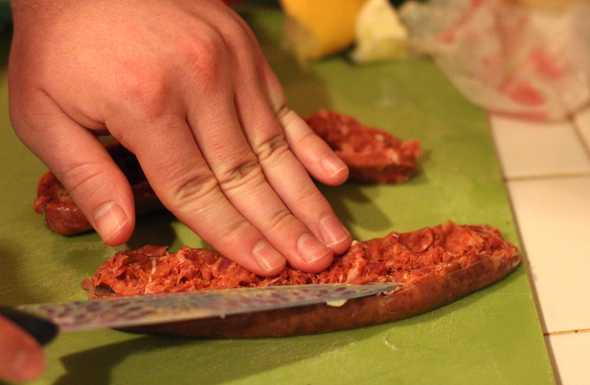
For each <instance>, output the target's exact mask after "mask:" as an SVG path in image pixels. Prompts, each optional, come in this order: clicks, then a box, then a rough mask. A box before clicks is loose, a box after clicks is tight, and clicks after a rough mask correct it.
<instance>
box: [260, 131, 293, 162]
mask: <svg viewBox="0 0 590 385" xmlns="http://www.w3.org/2000/svg"><path fill="white" fill-rule="evenodd" d="M254 152H255V153H256V156H257V157H258V159H259V161H260V163H271V162H272V163H277V162H279V161H280V159H281V158H282V157H283V156H284V155H286V154H287V153H288V152H289V145H288V144H287V140H286V138H285V136H284V135H283V134H277V135H274V136H272V137H270V138H269V139H268V140H265V141H263V142H261V143H260V144H258V145H257V146H256V148H255V149H254Z"/></svg>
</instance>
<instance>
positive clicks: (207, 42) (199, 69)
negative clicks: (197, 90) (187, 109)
mask: <svg viewBox="0 0 590 385" xmlns="http://www.w3.org/2000/svg"><path fill="white" fill-rule="evenodd" d="M181 55H182V57H183V61H184V62H185V64H186V65H187V67H188V68H189V69H190V70H191V74H192V75H193V76H194V77H195V79H196V80H197V83H198V84H197V85H199V86H200V87H204V88H205V90H207V87H211V86H214V85H215V84H217V83H219V81H221V80H222V78H223V76H222V75H223V68H224V67H223V65H224V63H225V58H226V52H225V43H224V42H223V39H222V38H221V37H220V36H219V35H218V34H217V32H215V31H213V30H210V31H208V32H205V33H201V34H199V36H198V37H196V38H195V39H193V40H191V41H190V42H189V43H187V44H185V46H184V47H183V48H181Z"/></svg>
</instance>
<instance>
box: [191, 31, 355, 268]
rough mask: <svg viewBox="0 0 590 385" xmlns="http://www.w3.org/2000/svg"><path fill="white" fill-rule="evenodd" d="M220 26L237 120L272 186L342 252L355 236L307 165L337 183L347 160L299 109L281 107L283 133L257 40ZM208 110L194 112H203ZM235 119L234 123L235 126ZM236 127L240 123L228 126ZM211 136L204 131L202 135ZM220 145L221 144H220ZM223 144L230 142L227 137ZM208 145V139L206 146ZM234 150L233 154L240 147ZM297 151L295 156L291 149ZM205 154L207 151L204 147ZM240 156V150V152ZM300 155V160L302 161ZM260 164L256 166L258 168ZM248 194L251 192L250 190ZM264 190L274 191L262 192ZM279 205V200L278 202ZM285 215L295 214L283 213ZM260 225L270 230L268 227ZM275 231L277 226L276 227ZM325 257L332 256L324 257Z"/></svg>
mask: <svg viewBox="0 0 590 385" xmlns="http://www.w3.org/2000/svg"><path fill="white" fill-rule="evenodd" d="M217 25H219V28H220V29H221V30H222V34H224V39H225V42H226V44H227V45H228V46H230V47H232V50H231V51H232V52H233V57H232V60H233V63H234V69H235V70H234V83H235V85H236V87H235V95H236V97H235V104H236V106H237V109H238V111H239V121H240V122H241V123H242V125H243V128H244V131H245V133H246V136H247V139H248V141H249V145H250V146H251V148H252V149H253V152H254V153H255V154H256V156H257V158H258V161H259V162H260V164H261V165H262V168H263V170H264V175H265V176H266V178H267V179H268V181H269V182H270V185H271V188H272V189H273V190H274V191H275V192H276V193H278V196H279V197H280V199H282V201H283V202H284V203H285V204H286V205H287V206H288V208H289V209H290V211H291V212H292V213H293V214H295V217H297V218H299V220H301V221H302V222H303V224H304V225H305V226H306V227H307V228H309V229H310V230H311V231H312V233H313V234H314V235H315V236H316V237H317V238H319V239H321V240H322V241H323V243H324V244H325V245H327V246H328V247H329V248H330V249H332V250H333V251H334V252H337V253H341V252H344V251H345V250H347V249H348V247H349V246H350V242H351V236H350V234H349V233H348V231H347V230H346V229H345V228H344V226H343V225H342V224H341V223H340V221H339V220H338V218H337V217H336V215H335V214H334V212H333V210H332V209H331V207H330V205H329V204H328V202H327V201H326V199H325V198H324V197H323V196H322V194H321V193H320V192H319V190H318V189H317V188H316V186H315V185H314V184H313V182H312V180H311V179H310V178H309V176H308V175H307V172H306V169H305V168H304V167H303V166H302V164H301V163H303V164H304V165H305V166H306V168H307V170H309V171H310V172H312V174H314V175H315V176H316V177H318V179H320V180H323V181H324V182H326V183H329V184H338V183H341V182H342V181H343V180H345V179H346V177H347V176H348V169H347V167H346V165H345V164H344V163H343V162H342V161H341V160H340V159H339V158H338V157H337V156H336V155H335V154H334V153H333V151H332V150H331V149H330V148H329V147H328V145H327V144H326V143H325V142H324V141H323V140H321V139H320V138H319V137H318V136H317V135H315V133H314V132H313V131H312V130H311V129H310V128H309V127H307V125H306V124H305V122H304V121H303V120H302V119H300V118H299V117H298V116H297V115H296V114H295V113H293V112H291V111H288V110H286V109H283V110H282V111H281V117H282V123H283V125H284V126H285V127H287V126H286V125H287V124H288V128H289V135H288V136H287V139H290V140H289V144H290V145H291V146H289V145H288V143H287V140H286V138H285V135H284V131H283V127H282V126H281V122H279V120H278V119H277V115H276V112H275V111H274V110H273V108H272V107H271V105H270V98H269V95H268V94H267V93H266V90H265V86H264V82H263V81H262V80H261V76H260V75H259V73H258V68H257V64H259V63H260V61H259V60H257V59H256V58H255V57H254V56H253V55H252V51H254V50H253V49H252V50H249V49H248V48H249V47H250V46H252V47H253V46H255V43H252V42H250V41H249V32H248V31H246V30H244V28H242V27H241V26H240V24H239V23H235V25H233V27H232V26H231V25H230V26H228V23H225V24H224V23H221V22H219V23H218V24H217ZM228 110H230V107H229V106H227V108H226V111H223V112H220V113H218V114H217V115H218V116H225V115H226V114H227V113H228V112H227V111H228ZM203 113H204V111H201V112H198V113H196V114H195V116H197V117H200V118H203ZM205 124H206V123H203V124H202V126H203V127H206V126H205ZM238 124H239V122H238V121H237V119H236V122H235V123H234V125H235V126H237V125H238ZM230 131H235V132H237V127H235V128H232V129H231V130H230V129H228V134H227V135H229V133H230ZM207 139H211V138H210V135H209V138H208V137H205V138H203V139H202V140H201V139H200V140H199V142H201V141H206V140H207ZM218 145H219V144H218ZM225 146H226V147H227V146H229V144H228V143H225ZM202 147H203V149H204V151H206V150H205V149H206V148H208V147H209V146H208V145H203V146H202ZM238 147H239V148H243V147H244V144H242V143H240V144H236V146H234V148H235V149H237V148H238ZM235 149H234V150H232V151H233V153H234V154H235V153H236V151H237V150H235ZM291 149H293V150H294V151H295V154H296V155H297V157H296V156H295V155H294V154H293V153H292V152H291ZM205 155H206V157H207V158H209V157H208V156H207V154H206V153H205ZM237 158H238V159H239V156H237ZM241 159H242V162H251V164H254V163H252V162H253V160H252V158H251V156H246V155H244V156H242V158H241ZM300 161H301V162H300ZM254 170H256V168H254ZM249 196H252V194H250V195H249ZM263 196H270V195H269V193H264V194H263ZM277 207H278V206H277ZM284 217H285V218H288V219H289V220H290V219H291V218H290V217H289V216H287V215H284ZM261 229H262V231H263V232H264V233H265V234H267V231H265V229H264V228H261ZM273 233H274V232H273ZM326 261H328V258H327V257H326Z"/></svg>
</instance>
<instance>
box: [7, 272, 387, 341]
mask: <svg viewBox="0 0 590 385" xmlns="http://www.w3.org/2000/svg"><path fill="white" fill-rule="evenodd" d="M396 288H397V285H396V284H394V283H377V284H368V285H348V284H327V285H290V286H271V287H265V288H241V289H225V290H211V291H203V292H192V293H173V294H156V295H145V296H134V297H121V298H115V299H101V300H89V301H73V302H65V303H48V304H36V305H21V306H18V307H16V310H17V311H18V312H24V313H25V314H26V315H29V316H33V317H40V318H41V319H42V320H45V321H50V322H51V323H53V324H55V325H56V326H57V327H58V328H59V331H62V332H74V331H82V330H91V329H99V328H124V327H133V326H140V325H149V324H158V323H166V322H174V321H187V320H191V319H200V318H212V317H226V316H228V315H233V314H243V313H252V312H258V311H265V310H273V309H283V308H290V307H299V306H306V305H313V304H319V303H327V304H328V305H339V304H340V303H342V301H346V300H350V299H354V298H361V297H366V296H371V295H375V294H379V293H382V292H390V291H393V290H395V289H396ZM14 310H15V309H12V312H13V313H14ZM0 314H4V315H6V314H5V312H3V311H2V310H1V309H0ZM16 322H17V323H18V321H16Z"/></svg>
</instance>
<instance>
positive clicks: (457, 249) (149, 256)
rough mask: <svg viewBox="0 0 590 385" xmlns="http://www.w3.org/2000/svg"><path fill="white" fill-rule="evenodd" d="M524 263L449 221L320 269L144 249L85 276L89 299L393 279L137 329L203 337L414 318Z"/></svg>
mask: <svg viewBox="0 0 590 385" xmlns="http://www.w3.org/2000/svg"><path fill="white" fill-rule="evenodd" d="M519 263H520V255H519V253H518V250H517V248H516V247H514V246H513V245H511V244H510V243H508V242H507V241H505V240H504V239H503V238H502V236H501V234H500V233H499V232H498V231H497V230H496V229H494V228H492V227H489V226H460V225H456V224H454V223H447V224H445V225H440V226H436V227H431V228H425V229H421V230H417V231H414V232H410V233H403V234H400V233H396V232H393V233H391V234H389V235H387V236H385V237H383V238H378V239H373V240H370V241H366V242H355V243H354V244H353V245H352V247H351V248H350V250H349V251H348V252H347V253H346V254H345V255H343V256H341V257H337V258H336V259H335V261H334V262H333V264H332V265H331V266H330V267H329V268H328V269H327V270H325V271H323V272H321V273H316V274H312V273H304V272H301V271H297V270H294V269H292V268H287V269H286V270H284V271H283V272H281V274H279V275H278V276H276V277H272V278H264V277H259V276H256V275H255V274H253V273H250V272H248V271H247V270H245V269H244V268H242V267H241V266H239V265H237V264H236V263H234V262H231V261H230V260H228V259H226V258H225V257H223V256H221V255H220V254H218V253H217V252H215V251H210V250H203V249H190V248H187V247H184V248H182V249H180V250H179V251H177V252H175V253H170V252H167V251H166V248H165V247H160V246H144V247H143V248H140V249H137V250H133V251H127V252H121V253H118V254H116V255H115V256H113V257H112V258H110V259H109V260H107V261H106V262H105V263H104V264H103V265H102V266H100V267H99V268H98V270H97V271H96V273H95V274H94V275H93V276H92V277H91V278H88V279H87V280H85V282H84V284H83V285H84V288H85V289H86V290H87V291H88V294H89V296H90V297H91V298H107V297H117V296H133V295H149V294H157V293H170V292H189V291H199V290H209V289H227V288H238V287H266V286H276V285H295V284H316V283H320V284H321V283H351V284H367V283H371V282H396V283H398V284H399V285H401V289H400V290H397V291H396V292H394V293H393V294H389V295H379V296H375V297H370V298H363V299H356V300H351V301H348V303H346V304H345V305H343V306H341V307H330V306H327V305H314V306H308V307H302V308H293V309H282V310H273V311H266V312H260V313H252V314H245V315H235V316H229V317H226V318H225V319H205V320H195V321H190V322H174V323H169V324H161V325H151V326H146V327H141V328H134V329H132V330H133V331H140V332H147V333H165V334H176V335H184V336H199V337H264V336H288V335H296V334H310V333H320V332H327V331H333V330H341V329H348V328H354V327H360V326H367V325H373V324H378V323H383V322H387V321H393V320H398V319H402V318H406V317H410V316H412V315H415V314H419V313H423V312H426V311H429V310H432V309H434V308H436V307H439V306H442V305H445V304H448V303H450V302H452V301H454V300H456V299H458V298H460V297H463V296H465V295H467V294H469V293H471V292H473V291H475V290H478V289H480V288H482V287H484V286H487V285H489V284H491V283H494V282H496V281H498V280H500V279H501V278H503V277H504V276H506V275H507V274H508V273H509V272H510V271H512V270H513V269H514V268H516V266H517V265H518V264H519Z"/></svg>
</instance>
